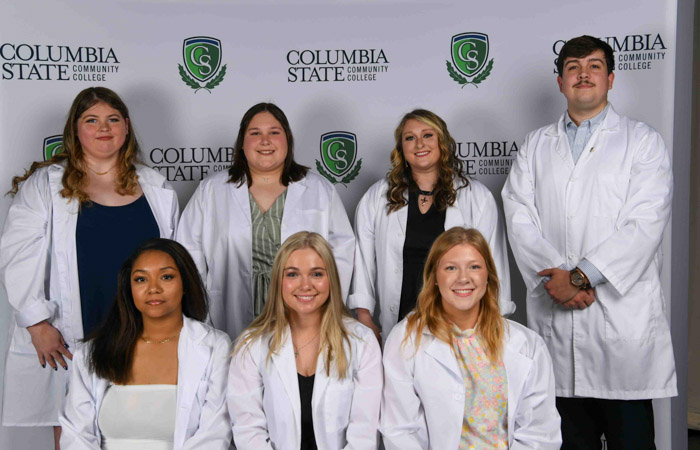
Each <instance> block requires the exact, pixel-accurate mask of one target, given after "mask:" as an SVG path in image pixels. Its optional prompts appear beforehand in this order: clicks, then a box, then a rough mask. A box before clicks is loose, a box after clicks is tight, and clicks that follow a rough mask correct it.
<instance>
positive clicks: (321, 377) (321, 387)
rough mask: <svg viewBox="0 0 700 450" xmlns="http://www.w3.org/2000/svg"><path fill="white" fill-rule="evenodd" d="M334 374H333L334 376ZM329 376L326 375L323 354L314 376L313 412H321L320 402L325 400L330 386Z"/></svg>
mask: <svg viewBox="0 0 700 450" xmlns="http://www.w3.org/2000/svg"><path fill="white" fill-rule="evenodd" d="M332 373H333V372H331V375H332ZM328 382H329V379H328V376H327V375H326V364H325V363H324V362H323V354H319V355H318V360H317V361H316V374H315V376H314V390H313V393H312V395H311V410H312V411H320V410H319V402H320V401H321V399H322V398H323V395H324V393H325V392H326V387H327V386H328Z"/></svg>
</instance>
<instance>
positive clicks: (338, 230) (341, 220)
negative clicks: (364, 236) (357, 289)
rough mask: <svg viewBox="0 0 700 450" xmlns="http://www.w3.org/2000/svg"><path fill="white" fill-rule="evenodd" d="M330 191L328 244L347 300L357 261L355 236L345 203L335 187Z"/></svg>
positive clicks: (344, 297)
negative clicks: (355, 260) (354, 263)
mask: <svg viewBox="0 0 700 450" xmlns="http://www.w3.org/2000/svg"><path fill="white" fill-rule="evenodd" d="M330 189H331V204H330V205H329V209H330V211H329V213H330V224H329V227H328V243H329V244H330V246H331V248H332V249H333V256H334V257H335V263H336V265H337V266H338V275H339V276H340V286H341V288H342V291H343V299H347V298H348V292H349V291H350V282H351V280H352V268H353V267H352V266H353V261H354V259H355V258H354V253H355V234H354V233H353V232H352V226H351V225H350V219H348V213H347V211H345V206H343V201H342V200H341V199H340V196H339V195H338V192H337V191H336V190H335V188H334V187H333V186H331V187H330Z"/></svg>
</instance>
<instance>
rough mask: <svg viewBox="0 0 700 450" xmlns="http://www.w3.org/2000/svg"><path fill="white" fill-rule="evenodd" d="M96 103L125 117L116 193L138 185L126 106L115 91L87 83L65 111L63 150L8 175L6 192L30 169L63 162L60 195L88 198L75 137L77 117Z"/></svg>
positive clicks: (130, 190) (136, 153)
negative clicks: (124, 132) (127, 124)
mask: <svg viewBox="0 0 700 450" xmlns="http://www.w3.org/2000/svg"><path fill="white" fill-rule="evenodd" d="M98 103H105V104H107V105H109V106H111V107H112V108H114V109H116V110H117V111H119V113H120V114H121V115H122V117H123V118H124V120H125V121H128V123H129V126H128V132H129V133H128V135H127V137H126V140H125V141H124V145H123V146H122V148H121V149H119V159H118V161H117V169H118V170H119V172H118V173H119V177H118V179H117V186H116V187H117V193H118V194H120V195H133V194H134V193H136V188H137V186H138V177H137V176H136V167H135V166H134V164H135V163H136V162H138V160H139V154H140V151H141V149H140V147H139V144H138V142H137V141H136V136H135V133H134V129H133V124H132V123H131V119H130V117H129V109H128V108H127V107H126V104H124V102H123V101H122V99H121V98H119V96H118V95H117V93H116V92H114V91H112V90H111V89H107V88H105V87H90V88H87V89H83V90H82V91H80V93H79V94H78V95H77V96H76V97H75V100H73V104H72V105H71V107H70V111H69V112H68V119H67V120H66V125H65V127H64V128H63V151H62V152H60V153H57V154H55V155H54V156H53V157H52V158H51V159H49V160H48V161H34V162H33V163H32V165H31V166H30V167H29V169H27V170H25V172H24V175H18V176H16V177H13V178H12V189H10V190H9V191H8V192H7V193H8V194H9V195H12V196H14V195H15V194H16V193H17V192H18V191H19V186H20V184H21V183H22V182H24V181H25V180H26V179H27V178H29V177H30V176H31V175H32V174H33V173H34V172H36V171H37V170H38V169H40V168H42V167H47V166H51V165H53V164H65V170H64V172H63V179H62V183H63V189H61V197H63V198H69V199H74V198H75V199H77V200H78V201H79V202H80V203H81V204H82V203H86V202H89V201H90V197H89V196H88V194H87V193H85V190H84V189H85V183H87V168H86V167H85V164H84V163H83V148H82V146H81V145H80V140H79V139H78V119H80V116H82V115H83V113H84V112H85V111H87V110H88V109H90V108H92V107H93V106H95V105H96V104H98Z"/></svg>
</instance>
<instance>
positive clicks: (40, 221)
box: [0, 169, 75, 327]
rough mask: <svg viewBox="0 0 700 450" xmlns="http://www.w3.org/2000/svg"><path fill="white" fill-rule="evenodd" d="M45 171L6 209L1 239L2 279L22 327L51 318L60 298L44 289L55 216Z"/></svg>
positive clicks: (31, 179) (24, 188)
mask: <svg viewBox="0 0 700 450" xmlns="http://www.w3.org/2000/svg"><path fill="white" fill-rule="evenodd" d="M46 170H47V169H40V170H39V171H37V172H35V173H34V174H33V175H32V176H30V177H29V178H28V179H27V180H26V181H25V182H24V183H23V184H22V186H21V187H20V190H19V192H18V193H17V194H16V195H15V198H14V200H13V201H12V204H11V205H10V209H9V211H8V212H7V216H6V217H5V226H4V230H3V233H2V237H1V238H0V280H2V283H3V284H4V285H5V290H6V292H7V299H8V301H9V302H10V305H12V308H13V309H14V312H15V319H16V321H17V325H19V326H20V327H28V326H30V325H34V324H36V323H39V322H41V321H42V320H51V319H52V318H53V317H54V315H55V314H56V312H57V302H58V301H60V299H49V298H47V295H48V292H46V291H45V285H46V279H47V278H48V277H49V274H48V271H49V270H50V268H49V257H50V253H51V216H52V205H51V191H50V187H49V179H48V175H47V172H46ZM74 201H75V200H74ZM50 300H55V301H50Z"/></svg>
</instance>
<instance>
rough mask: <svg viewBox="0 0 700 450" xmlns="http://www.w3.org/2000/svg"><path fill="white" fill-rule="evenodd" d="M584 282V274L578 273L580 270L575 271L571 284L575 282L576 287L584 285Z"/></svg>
mask: <svg viewBox="0 0 700 450" xmlns="http://www.w3.org/2000/svg"><path fill="white" fill-rule="evenodd" d="M583 283H585V280H584V279H583V276H582V275H581V274H580V273H578V272H573V273H572V274H571V284H573V285H574V286H576V287H580V286H583Z"/></svg>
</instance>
